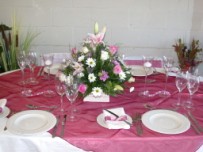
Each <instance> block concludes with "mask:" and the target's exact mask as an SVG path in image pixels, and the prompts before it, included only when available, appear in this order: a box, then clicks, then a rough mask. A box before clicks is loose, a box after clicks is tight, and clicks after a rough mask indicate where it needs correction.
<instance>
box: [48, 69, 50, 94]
mask: <svg viewBox="0 0 203 152" xmlns="http://www.w3.org/2000/svg"><path fill="white" fill-rule="evenodd" d="M48 81H49V90H51V79H50V68H49V67H48Z"/></svg>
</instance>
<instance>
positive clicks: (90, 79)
mask: <svg viewBox="0 0 203 152" xmlns="http://www.w3.org/2000/svg"><path fill="white" fill-rule="evenodd" d="M88 80H89V81H90V82H94V81H95V80H96V77H95V75H94V73H90V74H89V75H88Z"/></svg>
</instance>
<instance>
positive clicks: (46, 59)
mask: <svg viewBox="0 0 203 152" xmlns="http://www.w3.org/2000/svg"><path fill="white" fill-rule="evenodd" d="M53 60H54V55H52V54H45V55H43V61H44V65H45V67H46V68H47V70H48V81H49V89H48V90H46V91H45V92H44V96H45V97H53V96H55V93H54V91H52V90H51V79H50V68H51V66H52V64H53Z"/></svg>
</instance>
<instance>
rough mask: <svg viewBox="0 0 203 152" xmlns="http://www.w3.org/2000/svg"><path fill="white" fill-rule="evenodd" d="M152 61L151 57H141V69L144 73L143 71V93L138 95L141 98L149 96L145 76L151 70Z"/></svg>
mask: <svg viewBox="0 0 203 152" xmlns="http://www.w3.org/2000/svg"><path fill="white" fill-rule="evenodd" d="M152 60H153V57H146V56H143V67H144V71H145V83H144V91H142V92H141V93H140V95H141V96H145V97H150V94H149V90H148V89H147V88H146V87H147V80H148V79H147V78H148V77H147V76H148V74H149V72H150V70H151V68H152Z"/></svg>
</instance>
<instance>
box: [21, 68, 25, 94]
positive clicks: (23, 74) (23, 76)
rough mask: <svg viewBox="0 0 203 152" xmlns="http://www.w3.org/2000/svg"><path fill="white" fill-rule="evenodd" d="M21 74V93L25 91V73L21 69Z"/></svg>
mask: <svg viewBox="0 0 203 152" xmlns="http://www.w3.org/2000/svg"><path fill="white" fill-rule="evenodd" d="M21 73H22V84H23V91H24V90H25V71H24V69H21Z"/></svg>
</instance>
